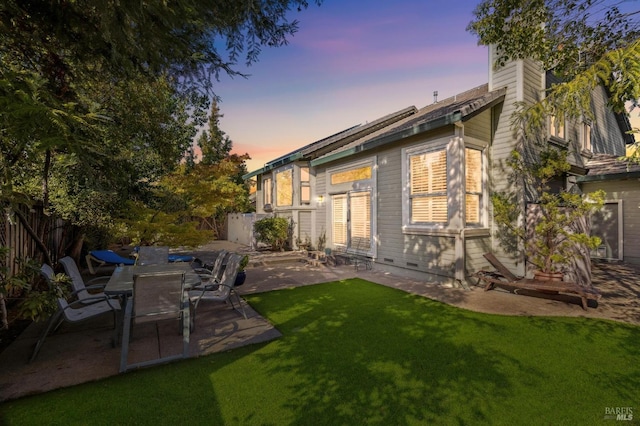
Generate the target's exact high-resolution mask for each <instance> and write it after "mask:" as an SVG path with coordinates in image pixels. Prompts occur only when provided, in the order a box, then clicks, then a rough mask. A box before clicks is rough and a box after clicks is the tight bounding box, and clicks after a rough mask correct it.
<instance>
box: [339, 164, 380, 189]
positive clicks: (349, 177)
mask: <svg viewBox="0 0 640 426" xmlns="http://www.w3.org/2000/svg"><path fill="white" fill-rule="evenodd" d="M371 169H372V167H371V166H364V167H358V168H357V169H350V170H344V171H340V172H335V173H332V174H331V185H338V184H340V183H347V182H355V181H358V180H367V179H371Z"/></svg>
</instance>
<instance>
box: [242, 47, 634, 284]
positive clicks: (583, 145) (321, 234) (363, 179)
mask: <svg viewBox="0 0 640 426" xmlns="http://www.w3.org/2000/svg"><path fill="white" fill-rule="evenodd" d="M490 55H493V50H492V49H490ZM490 63H493V61H490ZM551 82H552V77H551V75H550V74H547V73H546V72H544V70H542V69H541V67H540V66H539V65H538V64H537V63H535V62H534V61H529V60H519V61H514V62H511V63H508V64H506V65H505V66H503V67H501V68H499V69H493V68H492V69H490V71H489V79H488V83H487V84H485V85H482V86H480V87H476V88H472V89H470V90H466V91H463V92H461V93H459V94H458V95H456V96H453V97H451V98H448V99H445V100H442V101H438V102H436V103H434V104H431V105H428V106H426V107H424V108H421V109H417V108H415V107H409V108H406V109H404V110H401V111H398V112H396V113H393V114H390V115H388V116H385V117H382V118H381V119H379V120H376V121H374V122H372V123H369V124H366V125H361V126H354V127H351V128H349V129H347V130H345V131H343V132H340V133H338V134H336V135H333V136H330V137H328V138H325V139H323V140H320V141H317V142H314V143H312V144H309V145H307V146H305V147H303V148H301V149H299V150H296V151H294V152H292V153H290V154H288V155H286V156H283V157H280V158H278V159H276V160H274V161H272V162H270V163H268V164H267V165H265V167H263V168H261V169H259V170H256V171H254V172H252V173H249V174H248V175H246V176H245V178H253V177H255V178H256V179H257V183H258V189H257V203H256V211H257V213H258V214H274V215H278V216H283V217H288V218H291V219H292V220H293V223H294V235H295V237H296V240H297V241H305V240H306V241H309V242H311V244H312V245H316V242H317V241H318V240H319V239H323V238H324V239H326V247H328V248H331V249H334V250H346V251H351V252H357V253H358V254H360V255H363V256H367V257H369V258H371V259H372V261H373V264H374V268H375V269H379V270H384V271H389V272H393V273H396V274H399V275H403V276H408V277H413V278H418V279H423V280H425V281H435V282H441V283H448V284H453V285H461V286H465V287H466V286H467V285H468V284H469V283H468V280H469V276H470V275H471V274H472V273H473V272H475V271H476V270H478V269H479V268H481V267H484V266H486V264H485V262H486V261H485V260H484V258H483V257H482V254H483V253H486V252H488V251H492V252H495V253H497V254H498V256H499V257H500V258H501V260H503V261H504V263H505V264H507V265H508V266H509V267H511V268H513V270H514V271H515V272H519V273H521V274H524V273H525V262H524V259H523V258H515V259H514V258H512V257H511V256H510V255H507V254H506V253H505V252H504V251H503V250H502V248H501V247H500V246H499V244H498V242H497V239H496V238H495V235H494V232H495V227H494V224H493V221H492V215H491V205H490V201H489V200H490V194H491V192H492V191H501V190H504V189H507V188H509V187H511V186H512V185H514V183H513V182H510V181H508V180H507V179H506V174H505V172H504V161H505V160H506V159H507V158H508V156H509V155H510V153H511V151H512V150H513V149H514V148H515V147H516V144H517V143H518V142H519V139H518V136H517V135H515V136H514V131H513V129H512V127H511V115H512V113H513V112H514V110H515V108H516V103H517V102H521V101H528V102H532V101H535V100H537V99H540V97H541V96H543V95H544V89H545V87H546V86H547V84H550V83H551ZM593 102H594V104H595V105H596V106H599V107H598V108H597V111H598V116H597V118H596V120H595V121H594V122H589V121H586V120H584V121H582V122H579V123H569V122H567V123H566V124H563V125H559V124H558V121H557V120H554V119H553V117H550V118H549V120H550V121H549V128H550V132H549V137H548V141H549V143H552V144H554V145H555V146H557V147H558V148H559V149H566V150H568V152H569V160H570V162H571V163H572V165H573V167H572V170H571V172H570V175H571V176H569V175H568V176H565V177H564V179H562V182H561V184H562V185H565V186H566V185H575V184H576V177H577V176H582V175H586V174H587V171H588V161H589V160H590V159H591V158H592V157H593V155H594V154H596V153H608V154H611V155H623V154H624V149H625V147H624V145H625V135H624V130H625V129H623V126H621V125H620V123H621V122H620V121H618V120H617V118H616V117H615V116H614V114H612V113H610V112H609V111H608V110H607V109H606V108H605V103H606V93H605V92H604V90H602V91H596V92H594V96H593Z"/></svg>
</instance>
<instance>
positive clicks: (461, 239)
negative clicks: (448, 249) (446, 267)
mask: <svg viewBox="0 0 640 426" xmlns="http://www.w3.org/2000/svg"><path fill="white" fill-rule="evenodd" d="M464 231H465V228H462V229H460V231H458V233H457V234H456V241H455V257H456V261H455V275H454V279H455V282H456V284H457V285H458V287H462V288H464V289H465V290H471V288H470V287H469V284H467V280H466V278H465V276H464V270H465V265H466V261H467V259H466V250H465V244H466V242H465V234H464Z"/></svg>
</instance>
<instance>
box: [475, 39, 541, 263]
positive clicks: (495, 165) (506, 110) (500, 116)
mask: <svg viewBox="0 0 640 426" xmlns="http://www.w3.org/2000/svg"><path fill="white" fill-rule="evenodd" d="M494 53H495V52H494V50H493V47H490V49H489V55H490V56H489V63H490V64H493V63H494V59H495V55H494ZM501 87H507V93H506V95H505V100H504V103H503V104H502V106H501V107H499V108H494V111H493V112H494V117H493V124H494V139H493V142H492V145H491V148H490V151H489V170H490V171H489V188H490V193H492V192H501V191H508V190H511V189H513V186H514V182H510V181H509V180H508V179H507V176H509V172H510V170H509V168H508V166H507V165H506V164H505V161H506V160H507V159H508V158H509V156H510V154H511V151H513V149H515V148H516V146H517V144H518V142H519V139H518V135H517V134H514V131H513V129H512V127H511V116H512V115H513V113H514V112H515V110H516V103H517V102H523V101H524V102H535V101H538V100H540V97H541V96H542V94H543V88H544V87H545V86H544V72H543V71H542V68H541V67H540V66H539V65H538V64H537V63H535V62H533V61H530V60H519V61H513V62H509V63H507V64H505V66H503V67H500V68H497V69H494V68H491V70H490V72H489V90H496V89H499V88H501ZM520 193H524V191H520ZM489 211H490V212H491V207H489ZM489 217H490V223H489V226H490V229H491V230H492V233H495V229H496V227H495V223H493V221H492V219H491V218H492V217H493V215H492V214H491V213H490V214H489ZM488 248H489V249H490V250H487V251H491V252H493V253H494V254H495V255H496V257H498V258H499V259H500V261H501V262H502V263H503V264H504V265H505V266H506V267H507V268H509V269H511V270H512V271H513V272H514V273H516V274H518V275H524V273H525V262H524V254H520V255H518V256H516V257H513V254H507V253H506V252H505V251H504V250H503V249H502V247H501V246H500V244H499V240H498V239H497V238H496V237H495V235H494V238H492V241H491V245H490V247H488ZM483 266H488V263H486V262H485V263H484V264H483Z"/></svg>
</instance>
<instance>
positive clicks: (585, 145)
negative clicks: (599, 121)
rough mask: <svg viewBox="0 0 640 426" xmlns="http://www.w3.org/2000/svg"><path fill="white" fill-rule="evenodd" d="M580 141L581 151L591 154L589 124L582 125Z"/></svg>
mask: <svg viewBox="0 0 640 426" xmlns="http://www.w3.org/2000/svg"><path fill="white" fill-rule="evenodd" d="M580 139H581V141H582V149H583V150H584V151H589V152H591V125H590V124H589V123H582V133H581V135H580Z"/></svg>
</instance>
